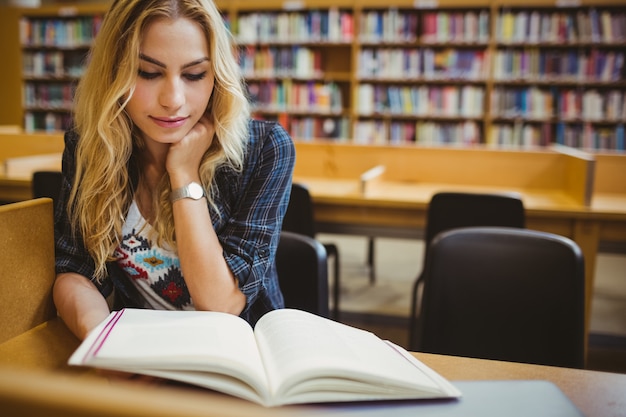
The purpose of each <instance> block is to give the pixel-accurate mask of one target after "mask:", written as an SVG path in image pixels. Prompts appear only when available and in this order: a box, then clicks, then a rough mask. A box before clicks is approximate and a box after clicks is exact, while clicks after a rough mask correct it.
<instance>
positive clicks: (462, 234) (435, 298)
mask: <svg viewBox="0 0 626 417" xmlns="http://www.w3.org/2000/svg"><path fill="white" fill-rule="evenodd" d="M423 276H424V291H423V296H422V302H421V311H420V316H419V323H420V326H419V332H420V334H419V339H418V340H419V344H418V346H416V348H417V349H416V350H419V351H422V352H429V353H439V354H446V355H456V356H468V357H475V358H482V359H495V360H504V361H512V362H524V363H534V364H541V365H553V366H563V367H571V368H583V367H584V361H585V359H584V352H585V315H584V310H585V270H584V262H583V256H582V252H581V250H580V248H579V247H578V245H576V243H574V242H573V241H572V240H570V239H568V238H565V237H563V236H558V235H555V234H551V233H546V232H540V231H536V230H528V229H519V228H509V227H470V228H460V229H454V230H449V231H446V232H443V233H441V234H439V235H437V237H435V239H434V240H433V242H432V243H431V246H430V250H429V252H428V257H427V258H426V262H425V268H424V275H423Z"/></svg>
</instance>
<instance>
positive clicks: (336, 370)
mask: <svg viewBox="0 0 626 417" xmlns="http://www.w3.org/2000/svg"><path fill="white" fill-rule="evenodd" d="M69 363H70V364H71V365H82V366H92V367H98V368H105V369H111V370H118V371H125V372H132V373H137V374H145V375H152V376H157V377H161V378H167V379H171V380H177V381H182V382H186V383H189V384H194V385H198V386H202V387H206V388H210V389H213V390H216V391H220V392H223V393H227V394H230V395H234V396H237V397H241V398H244V399H247V400H250V401H254V402H257V403H259V404H263V405H265V406H277V405H282V404H296V403H315V402H339V401H363V400H382V399H386V400H389V399H418V398H454V397H459V396H460V395H461V393H460V392H459V391H458V390H457V389H456V388H455V387H454V386H453V385H452V384H450V383H449V382H448V381H447V380H445V379H444V378H443V377H441V376H440V375H438V374H437V373H436V372H434V371H433V370H432V369H430V368H428V367H427V366H426V365H424V364H423V363H421V362H420V361H418V360H417V359H416V358H415V357H413V356H412V355H411V354H410V353H408V352H407V351H406V350H404V349H403V348H401V347H399V346H397V345H395V344H393V343H391V342H388V341H383V340H381V339H380V338H378V337H377V336H376V335H374V334H373V333H370V332H367V331H364V330H360V329H357V328H354V327H351V326H347V325H344V324H341V323H338V322H335V321H332V320H329V319H325V318H322V317H319V316H316V315H314V314H311V313H307V312H304V311H300V310H292V309H282V310H274V311H271V312H269V313H267V314H265V315H264V316H263V317H261V319H260V320H259V321H258V322H257V324H256V326H255V328H254V330H253V329H252V327H251V326H250V325H249V324H248V322H246V321H245V320H243V319H241V318H240V317H237V316H234V315H231V314H226V313H217V312H207V311H162V310H142V309H124V310H120V311H117V312H113V313H111V315H110V316H109V317H108V318H107V319H106V320H104V321H103V322H102V323H101V324H100V325H99V326H98V327H97V328H95V329H94V330H93V331H92V332H91V333H90V334H89V335H88V336H87V338H86V339H85V340H84V341H83V343H82V344H81V345H80V346H79V347H78V349H77V350H76V351H75V352H74V354H73V355H72V356H71V357H70V359H69Z"/></svg>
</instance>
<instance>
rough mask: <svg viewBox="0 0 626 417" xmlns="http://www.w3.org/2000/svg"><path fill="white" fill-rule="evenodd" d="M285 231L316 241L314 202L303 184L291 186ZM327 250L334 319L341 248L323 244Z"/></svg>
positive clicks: (335, 316) (337, 306)
mask: <svg viewBox="0 0 626 417" xmlns="http://www.w3.org/2000/svg"><path fill="white" fill-rule="evenodd" d="M283 230H284V231H289V232H294V233H298V234H301V235H305V236H309V237H310V238H313V239H315V235H316V230H315V218H314V215H313V201H312V199H311V195H310V194H309V190H308V189H307V188H306V187H305V186H304V185H302V184H297V183H294V184H292V186H291V198H290V200H289V207H288V208H287V212H286V213H285V217H284V219H283ZM322 244H323V245H324V248H325V249H326V254H327V257H329V258H333V260H334V263H333V274H334V279H335V285H334V287H333V317H334V318H335V319H337V318H338V317H339V298H340V297H339V291H340V288H341V287H340V282H341V281H340V262H339V248H338V247H337V245H335V244H334V243H329V242H327V243H322Z"/></svg>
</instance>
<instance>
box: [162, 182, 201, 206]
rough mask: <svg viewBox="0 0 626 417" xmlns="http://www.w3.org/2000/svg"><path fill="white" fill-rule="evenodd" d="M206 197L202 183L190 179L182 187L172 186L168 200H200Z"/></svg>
mask: <svg viewBox="0 0 626 417" xmlns="http://www.w3.org/2000/svg"><path fill="white" fill-rule="evenodd" d="M205 197H206V192H205V190H204V187H203V186H202V184H200V183H198V182H196V181H192V182H190V183H188V184H186V185H183V186H182V187H178V188H172V191H171V193H170V201H171V202H172V203H174V202H175V201H178V200H182V199H185V198H189V199H192V200H200V199H201V198H205Z"/></svg>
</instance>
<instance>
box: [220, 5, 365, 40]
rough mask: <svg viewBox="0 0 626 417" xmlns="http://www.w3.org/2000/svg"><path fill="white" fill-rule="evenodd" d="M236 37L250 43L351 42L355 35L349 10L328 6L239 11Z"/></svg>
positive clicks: (234, 29) (235, 29) (235, 28)
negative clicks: (313, 8)
mask: <svg viewBox="0 0 626 417" xmlns="http://www.w3.org/2000/svg"><path fill="white" fill-rule="evenodd" d="M232 30H233V31H235V33H237V35H236V38H237V41H238V42H239V43H241V44H248V43H266V42H273V43H294V42H350V41H352V38H353V36H354V22H353V15H352V12H350V11H344V10H339V9H337V8H335V7H331V8H330V9H328V10H307V11H281V12H269V13H268V12H254V13H249V14H243V15H240V16H239V18H238V20H237V22H236V24H235V27H233V28H232Z"/></svg>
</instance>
